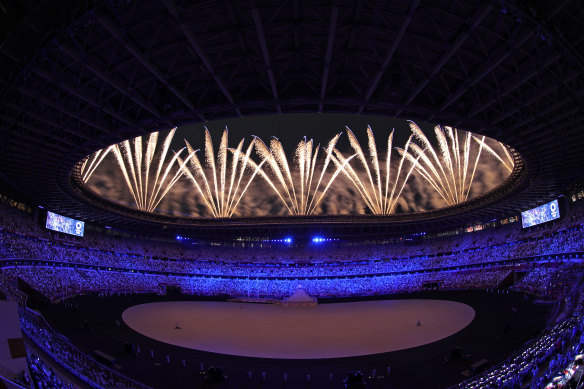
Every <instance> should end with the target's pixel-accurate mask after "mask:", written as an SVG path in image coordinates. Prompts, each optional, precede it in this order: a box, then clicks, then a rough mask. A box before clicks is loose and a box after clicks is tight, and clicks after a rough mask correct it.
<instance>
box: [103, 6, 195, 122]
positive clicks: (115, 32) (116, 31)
mask: <svg viewBox="0 0 584 389" xmlns="http://www.w3.org/2000/svg"><path fill="white" fill-rule="evenodd" d="M97 20H98V21H99V23H100V24H101V25H102V27H103V28H105V29H106V30H107V31H108V32H109V33H110V34H111V35H112V36H113V37H114V38H116V39H117V40H118V41H119V42H120V43H121V44H122V45H124V48H125V49H126V50H128V52H129V53H130V54H132V55H133V56H134V58H136V60H137V61H138V62H140V63H141V64H142V66H144V67H145V68H146V69H147V70H148V71H149V72H150V73H151V74H152V75H153V76H154V77H156V78H157V79H158V81H160V82H161V83H163V84H164V85H165V86H166V87H167V88H168V89H169V90H170V91H171V92H172V93H173V94H174V95H175V96H176V97H177V98H178V99H179V100H180V101H182V103H183V104H184V105H186V106H187V107H188V108H189V109H190V110H191V111H195V105H194V104H193V103H192V102H191V101H190V100H189V98H188V97H187V96H186V95H185V94H184V93H183V92H181V91H180V90H178V88H177V87H176V86H174V85H173V84H172V83H171V82H170V81H168V80H167V79H166V77H164V75H163V74H162V72H161V71H160V70H159V69H158V68H157V67H156V65H154V63H153V62H152V61H151V60H150V59H149V58H147V57H146V55H145V54H144V53H143V52H142V50H140V48H138V46H137V45H136V44H135V43H134V42H132V41H130V40H129V38H127V36H126V35H125V34H123V33H122V30H121V28H120V26H118V25H117V23H116V22H115V21H114V20H112V19H111V18H110V17H109V16H106V15H99V16H98V18H97ZM198 116H199V119H201V120H202V121H205V118H204V117H203V116H202V115H201V114H198Z"/></svg>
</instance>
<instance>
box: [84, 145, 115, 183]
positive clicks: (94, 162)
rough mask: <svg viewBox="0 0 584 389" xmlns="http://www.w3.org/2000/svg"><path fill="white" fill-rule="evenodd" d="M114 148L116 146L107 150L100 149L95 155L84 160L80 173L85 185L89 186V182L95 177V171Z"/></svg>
mask: <svg viewBox="0 0 584 389" xmlns="http://www.w3.org/2000/svg"><path fill="white" fill-rule="evenodd" d="M113 148H114V146H109V147H107V148H105V149H99V150H97V151H96V152H95V153H93V154H91V155H88V156H87V157H85V158H84V159H83V162H82V163H81V169H80V172H81V180H82V181H83V183H84V184H87V181H89V179H90V178H91V176H92V175H93V172H95V169H97V167H98V166H99V165H100V164H101V162H102V161H103V159H104V158H105V157H106V156H107V155H108V154H109V153H110V151H112V149H113Z"/></svg>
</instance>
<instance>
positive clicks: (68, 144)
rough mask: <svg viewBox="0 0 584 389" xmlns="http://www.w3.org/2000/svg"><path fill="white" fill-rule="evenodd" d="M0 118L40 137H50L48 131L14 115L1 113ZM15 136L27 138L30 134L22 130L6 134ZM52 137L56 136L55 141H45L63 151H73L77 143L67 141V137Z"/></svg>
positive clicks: (49, 145)
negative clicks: (22, 132) (21, 131)
mask: <svg viewBox="0 0 584 389" xmlns="http://www.w3.org/2000/svg"><path fill="white" fill-rule="evenodd" d="M0 120H4V121H6V122H8V123H10V124H12V125H13V126H15V127H20V128H23V129H25V130H27V131H30V132H31V133H32V134H34V135H36V136H38V137H41V138H46V137H49V134H47V133H46V132H45V133H44V134H43V133H42V132H41V131H39V128H38V127H35V126H32V125H30V124H29V123H24V122H22V121H18V120H16V119H15V118H13V117H9V116H5V115H0ZM13 136H17V137H20V138H23V140H26V139H27V138H28V136H27V135H26V134H21V133H20V132H19V133H14V132H13V133H11V134H10V135H9V136H6V137H5V138H11V137H13ZM52 138H54V139H53V142H47V143H45V144H46V145H47V146H48V147H51V148H56V149H58V150H60V151H63V152H69V151H71V149H70V147H75V144H73V143H71V142H69V141H67V140H66V139H65V138H62V137H52ZM28 140H29V141H30V138H28ZM59 144H63V145H64V146H59Z"/></svg>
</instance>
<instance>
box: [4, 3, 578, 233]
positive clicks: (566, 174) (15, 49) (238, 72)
mask: <svg viewBox="0 0 584 389" xmlns="http://www.w3.org/2000/svg"><path fill="white" fill-rule="evenodd" d="M0 16H1V17H2V18H3V19H2V20H0V21H2V23H0V25H1V26H2V30H0V34H1V35H0V38H1V42H0V134H1V140H0V180H1V181H3V185H4V189H5V190H6V189H11V190H16V191H18V192H19V193H21V194H22V195H24V196H27V197H28V199H29V200H30V201H33V202H36V203H38V204H41V205H43V206H45V207H46V208H49V209H51V210H54V211H56V212H59V213H63V214H65V215H68V216H71V217H76V218H80V219H83V220H87V221H90V222H95V223H100V224H108V225H119V226H122V227H128V228H146V227H148V228H152V229H157V228H160V226H162V225H164V223H167V221H166V222H164V221H163V222H162V224H161V223H159V222H153V221H152V220H142V219H140V218H135V217H129V216H128V215H126V214H124V213H123V212H118V211H115V210H113V211H105V210H104V208H102V207H100V206H95V205H94V204H93V203H92V204H90V203H88V202H86V201H85V200H84V199H83V198H82V197H81V196H79V193H78V191H77V190H75V189H74V188H72V186H71V184H70V179H71V172H72V169H73V166H74V165H75V163H76V162H78V161H79V160H80V159H81V158H83V157H84V156H85V155H87V154H89V153H90V152H93V151H95V150H97V149H99V148H102V147H104V146H107V145H109V144H112V143H114V142H118V141H120V140H123V139H127V138H130V137H133V136H137V135H141V134H145V133H148V132H151V131H155V130H160V129H166V128H169V127H173V126H177V125H184V124H191V123H196V122H205V121H210V120H215V119H221V118H232V117H245V116H252V115H263V114H274V113H282V114H286V113H295V112H339V113H353V114H367V115H384V116H391V117H398V118H404V119H412V120H420V121H429V122H437V123H441V124H446V125H453V126H456V127H458V128H463V129H470V130H472V131H473V132H476V133H480V134H484V135H487V136H489V137H492V138H495V139H497V140H500V141H502V142H504V143H505V144H508V145H510V146H511V147H513V148H514V149H515V150H517V152H519V153H520V154H521V156H522V158H523V161H524V163H525V165H524V167H523V170H522V172H523V173H522V175H521V177H519V178H517V179H516V180H515V181H514V184H513V187H512V188H506V191H505V192H504V193H501V194H500V195H499V196H497V197H496V198H492V199H490V200H489V201H488V204H487V202H482V201H483V200H485V199H483V200H481V202H479V203H475V204H474V205H473V206H468V205H465V206H462V207H458V208H456V209H451V210H449V211H448V212H446V213H445V211H443V213H441V214H438V216H436V215H427V216H428V217H420V216H415V217H413V218H412V219H410V220H409V225H410V228H411V229H413V228H416V229H420V228H422V229H424V228H426V227H428V228H435V227H437V226H442V227H443V226H444V223H445V222H446V221H447V222H448V223H452V224H453V225H455V224H463V223H468V222H473V221H480V220H482V221H487V220H491V219H492V218H495V217H501V216H505V215H511V214H516V213H517V212H518V211H519V210H522V209H526V208H529V207H531V206H534V205H537V204H539V203H541V202H543V201H546V200H549V199H551V198H553V197H555V196H557V195H559V194H560V193H562V192H563V191H564V190H565V189H566V188H567V187H568V186H569V185H570V184H572V183H573V182H574V181H575V180H578V179H581V178H582V176H583V172H582V168H583V167H584V153H583V152H582V151H583V150H584V147H583V146H584V131H583V129H582V124H583V123H584V109H583V103H584V96H583V95H584V57H583V56H584V26H582V21H583V20H584V5H583V4H582V2H581V1H579V0H566V1H561V2H558V3H557V4H556V3H555V2H554V3H552V2H545V1H538V2H533V1H509V0H506V1H494V2H485V1H475V0H470V1H464V2H460V1H454V0H431V1H430V0H412V1H404V0H396V1H388V2H373V1H334V2H330V1H301V0H290V1H250V2H245V1H244V2H242V1H239V2H238V1H197V2H191V1H179V0H156V1H154V0H144V1H122V0H118V1H107V2H97V1H95V2H94V1H71V0H54V1H39V2H35V1H28V2H20V1H16V0H13V1H10V0H8V1H7V0H3V1H0ZM491 200H492V201H491ZM471 205H472V204H471ZM402 218H403V217H402ZM317 219H318V218H316V219H315V220H310V219H304V220H298V221H296V222H294V223H292V221H291V220H290V221H288V222H290V223H292V224H295V223H296V224H298V225H302V226H303V227H302V228H305V226H306V225H307V224H310V225H311V226H316V227H314V228H320V227H319V226H321V227H324V226H327V225H337V224H343V223H344V224H345V225H351V224H354V223H356V224H360V223H363V222H364V221H371V224H372V225H375V226H376V227H375V228H377V229H378V230H376V231H382V232H383V231H390V230H394V229H396V228H399V229H400V230H402V229H403V228H408V227H406V226H407V225H408V224H407V223H408V220H406V219H404V220H403V223H398V224H395V223H394V224H393V227H392V226H391V225H392V223H390V221H391V220H390V219H387V220H374V219H362V218H361V219H359V218H358V219H354V220H351V219H347V220H345V221H343V220H342V219H341V218H339V219H335V220H331V221H330V222H326V223H324V222H323V220H320V221H319V220H317ZM419 219H421V220H419ZM413 221H415V223H411V222H413ZM288 222H287V223H288ZM271 223H272V222H266V221H265V220H264V221H262V220H258V221H253V220H249V221H248V222H245V223H243V224H245V227H241V224H240V223H239V222H238V223H232V222H226V223H220V224H218V225H216V226H215V227H214V228H212V229H210V228H209V226H207V225H197V226H194V227H192V228H193V229H196V230H197V231H198V232H200V233H205V231H207V232H211V233H223V232H225V231H226V230H233V229H235V231H237V232H238V233H239V232H241V231H242V230H241V228H244V229H245V230H246V231H250V230H249V229H250V228H251V229H252V230H253V229H257V231H260V230H261V228H264V227H266V228H272V227H270V225H271ZM167 224H168V223H167ZM233 224H235V225H236V226H233ZM398 225H399V227H397V226H398ZM414 226H415V227H414ZM185 228H186V227H185ZM343 228H345V227H343ZM359 228H361V227H359ZM254 231H255V230H254Z"/></svg>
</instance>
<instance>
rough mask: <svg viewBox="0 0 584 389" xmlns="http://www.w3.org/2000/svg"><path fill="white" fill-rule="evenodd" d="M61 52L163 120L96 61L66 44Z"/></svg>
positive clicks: (155, 110)
mask: <svg viewBox="0 0 584 389" xmlns="http://www.w3.org/2000/svg"><path fill="white" fill-rule="evenodd" d="M59 47H60V48H61V50H62V51H63V52H64V53H65V54H67V55H68V56H69V57H71V58H73V59H74V60H76V61H77V62H79V63H82V64H83V65H84V66H85V67H86V68H87V69H89V70H90V71H91V72H92V73H93V74H95V75H96V76H97V77H99V78H100V79H102V80H103V81H105V82H106V83H108V84H109V85H110V86H111V87H112V88H114V89H115V90H117V91H118V92H119V93H121V94H123V95H124V96H126V97H128V98H129V99H130V100H132V101H133V102H134V103H136V104H137V105H139V106H140V107H142V108H143V109H144V110H146V111H148V112H150V113H151V114H152V115H154V116H156V117H157V118H159V119H161V118H162V114H161V113H160V111H159V110H158V109H156V107H154V106H153V105H152V104H150V103H149V102H147V101H144V100H143V99H142V98H140V97H139V96H136V93H135V92H134V91H132V89H131V88H129V87H127V86H125V85H123V83H122V82H121V81H120V80H117V79H116V78H115V77H114V76H112V75H110V74H108V73H106V72H104V71H103V70H102V68H103V66H100V65H99V64H97V63H96V62H95V61H94V60H92V59H91V58H89V57H88V56H87V55H81V54H79V53H77V52H76V51H75V50H74V49H73V48H72V47H71V46H68V45H66V44H59ZM166 124H168V125H169V126H172V123H170V122H166Z"/></svg>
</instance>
